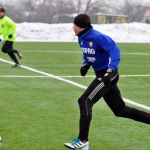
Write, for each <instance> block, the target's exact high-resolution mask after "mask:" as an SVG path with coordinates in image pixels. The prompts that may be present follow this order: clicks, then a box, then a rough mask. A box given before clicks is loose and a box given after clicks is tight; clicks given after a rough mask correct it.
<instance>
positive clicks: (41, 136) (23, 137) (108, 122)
mask: <svg viewBox="0 0 150 150" xmlns="http://www.w3.org/2000/svg"><path fill="white" fill-rule="evenodd" d="M118 46H119V47H120V48H121V52H122V61H121V65H120V74H121V75H131V74H132V75H136V74H143V75H145V74H150V44H118ZM15 47H16V48H20V49H21V50H22V53H23V59H22V60H21V63H22V64H23V65H26V66H30V67H32V68H35V69H38V70H40V71H44V72H47V73H50V74H54V75H59V76H62V75H79V69H80V66H81V64H82V62H81V60H82V54H81V53H80V49H79V47H78V44H77V43H55V42H54V43H31V42H30V43H16V44H15ZM47 51H51V52H47ZM63 51H66V52H63ZM67 51H70V52H79V53H69V52H67ZM129 53H148V54H149V55H139V54H129ZM0 55H1V56H0V57H1V58H4V59H7V60H9V58H8V56H7V55H6V54H3V53H1V54H0ZM0 75H41V74H38V73H33V72H31V71H28V70H25V69H12V68H11V67H10V64H6V63H3V62H0ZM88 75H93V71H92V69H90V71H89V73H88ZM92 79H93V78H69V80H72V81H75V82H77V83H80V84H82V85H85V86H88V85H89V83H90V82H91V81H92ZM118 85H119V87H120V89H121V93H122V95H123V97H125V98H128V99H131V100H133V101H135V102H138V103H142V104H144V105H147V106H150V77H126V78H120V81H119V83H118ZM83 91H84V90H83V89H80V88H78V87H75V86H73V85H69V84H67V83H64V82H62V81H58V80H56V79H52V78H2V77H0V114H1V115H0V135H1V136H2V139H3V144H2V145H0V150H65V148H64V146H63V143H64V142H68V141H70V139H71V138H72V137H76V136H77V135H78V120H79V109H78V103H77V100H78V97H79V96H80V95H81V94H82V93H83ZM133 107H136V106H133ZM140 109H141V110H144V109H142V108H140ZM147 111H148V110H147ZM148 112H149V111H148ZM149 135H150V126H149V125H147V124H143V123H138V122H135V121H132V120H129V119H121V118H117V117H115V116H114V115H113V113H112V112H111V111H110V109H109V108H108V106H107V105H106V104H105V102H104V101H103V99H102V100H100V101H99V102H98V103H97V104H96V105H95V106H94V108H93V120H92V123H91V128H90V136H89V139H90V150H149V149H150V136H149Z"/></svg>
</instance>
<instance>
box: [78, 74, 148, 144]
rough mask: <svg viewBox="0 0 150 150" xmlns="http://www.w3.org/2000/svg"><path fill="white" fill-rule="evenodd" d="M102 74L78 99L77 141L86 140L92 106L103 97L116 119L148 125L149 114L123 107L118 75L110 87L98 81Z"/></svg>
mask: <svg viewBox="0 0 150 150" xmlns="http://www.w3.org/2000/svg"><path fill="white" fill-rule="evenodd" d="M103 74H104V73H99V74H98V75H97V78H96V79H94V80H93V82H92V83H91V84H90V85H89V87H88V88H87V89H86V91H85V92H84V93H83V95H82V96H81V97H80V98H79V100H78V103H79V107H80V121H79V127H80V129H79V137H78V138H79V139H80V140H82V141H87V140H88V133H89V127H90V122H91V119H92V107H93V105H94V104H95V103H96V102H97V101H98V100H99V99H100V98H101V97H103V98H104V100H105V101H106V103H107V105H108V106H109V107H110V109H111V110H112V111H113V113H114V114H115V115H116V116H118V117H125V118H130V119H133V120H136V121H140V122H143V123H148V124H150V114H149V113H146V112H143V111H140V110H137V109H135V108H131V107H128V106H126V105H125V103H124V101H123V99H122V97H121V94H120V91H119V88H118V87H117V84H116V83H117V81H118V79H119V75H118V76H117V77H116V78H115V79H114V80H113V81H112V83H111V85H110V86H105V85H104V83H103V82H102V81H101V80H100V79H101V77H102V76H103Z"/></svg>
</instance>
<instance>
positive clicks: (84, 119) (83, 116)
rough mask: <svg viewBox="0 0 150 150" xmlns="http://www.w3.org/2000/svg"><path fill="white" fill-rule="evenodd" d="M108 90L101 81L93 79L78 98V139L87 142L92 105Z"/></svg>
mask: <svg viewBox="0 0 150 150" xmlns="http://www.w3.org/2000/svg"><path fill="white" fill-rule="evenodd" d="M108 90H109V88H108V87H106V86H105V85H104V83H103V82H102V81H99V80H98V79H95V80H94V81H93V82H92V83H91V84H90V86H89V87H88V88H87V90H86V91H85V92H84V93H83V95H82V96H81V97H80V98H79V100H78V103H79V107H80V121H79V127H80V129H79V137H78V138H79V139H80V140H81V141H88V134H89V128H90V122H91V119H92V107H93V105H94V104H95V103H96V102H97V101H98V100H99V99H100V98H101V97H102V96H103V95H104V94H105V93H106V92H107V91H108Z"/></svg>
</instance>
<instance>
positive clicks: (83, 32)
mask: <svg viewBox="0 0 150 150" xmlns="http://www.w3.org/2000/svg"><path fill="white" fill-rule="evenodd" d="M92 29H93V27H92V26H90V27H88V28H86V29H85V30H83V31H81V32H80V33H79V34H78V37H79V38H81V37H83V36H84V35H86V34H87V33H88V32H89V31H90V30H92Z"/></svg>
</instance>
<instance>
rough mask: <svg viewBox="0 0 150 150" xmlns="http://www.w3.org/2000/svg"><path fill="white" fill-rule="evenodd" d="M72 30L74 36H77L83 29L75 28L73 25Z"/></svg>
mask: <svg viewBox="0 0 150 150" xmlns="http://www.w3.org/2000/svg"><path fill="white" fill-rule="evenodd" d="M73 30H74V33H75V35H76V36H77V35H78V34H79V33H80V32H81V31H83V30H84V28H80V27H78V26H76V25H75V24H73Z"/></svg>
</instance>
